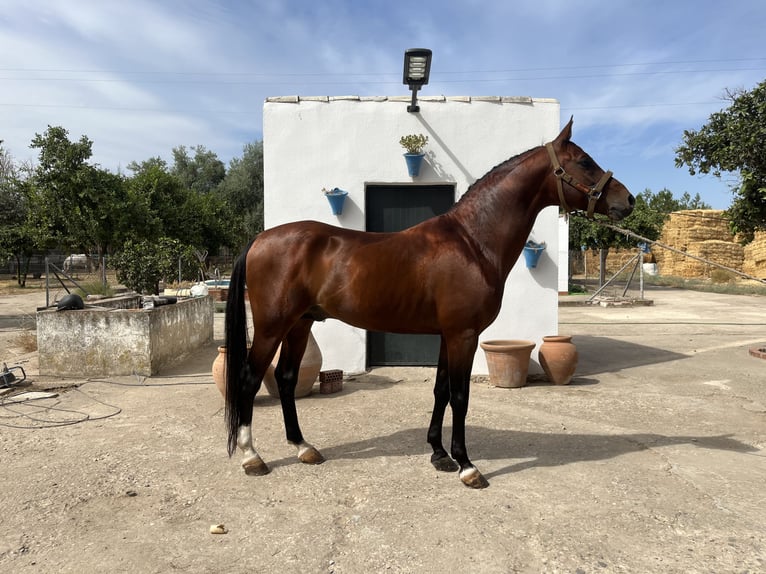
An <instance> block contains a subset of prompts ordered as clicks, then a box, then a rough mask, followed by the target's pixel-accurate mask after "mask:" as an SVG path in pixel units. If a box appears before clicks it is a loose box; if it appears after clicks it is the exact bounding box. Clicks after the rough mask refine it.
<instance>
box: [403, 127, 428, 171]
mask: <svg viewBox="0 0 766 574" xmlns="http://www.w3.org/2000/svg"><path fill="white" fill-rule="evenodd" d="M426 143H428V136H425V135H423V134H410V135H406V136H402V137H401V138H400V139H399V144H400V145H401V146H402V147H403V148H404V149H405V150H407V153H405V154H404V159H405V160H406V161H407V171H408V172H409V174H410V177H417V176H418V174H419V173H420V164H421V163H422V162H423V157H424V156H425V153H424V152H423V149H424V148H425V147H426Z"/></svg>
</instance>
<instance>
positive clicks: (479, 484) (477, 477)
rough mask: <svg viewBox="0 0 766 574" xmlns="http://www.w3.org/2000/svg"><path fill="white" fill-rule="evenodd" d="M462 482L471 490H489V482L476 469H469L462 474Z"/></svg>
mask: <svg viewBox="0 0 766 574" xmlns="http://www.w3.org/2000/svg"><path fill="white" fill-rule="evenodd" d="M460 480H461V481H463V484H465V485H466V486H468V487H470V488H477V489H478V488H487V487H488V486H489V481H488V480H487V479H486V478H484V476H483V475H482V474H481V473H480V472H479V471H478V470H476V469H475V468H469V469H466V470H464V471H462V472H461V473H460Z"/></svg>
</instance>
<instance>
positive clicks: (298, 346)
mask: <svg viewBox="0 0 766 574" xmlns="http://www.w3.org/2000/svg"><path fill="white" fill-rule="evenodd" d="M313 323H314V321H313V320H311V319H301V320H300V321H298V323H296V324H295V326H294V327H293V328H292V329H291V330H290V332H289V333H288V334H287V337H285V339H284V341H283V342H282V350H281V351H280V353H279V362H278V364H277V368H276V370H275V372H274V376H275V378H276V379H277V385H278V386H279V400H280V402H281V403H282V416H283V417H284V420H285V434H286V435H287V440H288V442H290V443H291V444H293V445H294V446H295V447H296V448H297V449H298V459H299V460H300V461H301V462H304V463H306V464H321V463H323V462H324V457H323V456H322V455H321V454H320V452H319V451H318V450H317V449H315V448H314V447H313V446H311V445H310V444H309V443H307V442H306V441H305V440H304V439H303V433H302V432H301V428H300V425H299V424H298V412H297V409H296V408H295V386H296V385H297V384H298V371H299V370H300V364H301V359H303V353H304V352H305V351H306V343H307V341H308V338H309V333H310V332H311V326H312V325H313Z"/></svg>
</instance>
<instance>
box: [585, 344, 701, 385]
mask: <svg viewBox="0 0 766 574" xmlns="http://www.w3.org/2000/svg"><path fill="white" fill-rule="evenodd" d="M572 342H573V343H575V344H576V345H577V352H578V354H579V356H580V359H579V363H578V365H577V376H587V375H597V374H599V373H610V372H616V371H621V370H623V369H630V368H632V367H641V366H644V365H654V364H656V363H665V362H669V361H677V360H679V359H685V358H687V356H686V355H683V354H681V353H674V352H673V351H667V350H665V349H661V348H658V347H650V346H648V345H639V344H637V343H631V342H630V341H621V340H619V339H612V338H611V337H597V336H593V335H577V337H576V338H575V339H573V340H572Z"/></svg>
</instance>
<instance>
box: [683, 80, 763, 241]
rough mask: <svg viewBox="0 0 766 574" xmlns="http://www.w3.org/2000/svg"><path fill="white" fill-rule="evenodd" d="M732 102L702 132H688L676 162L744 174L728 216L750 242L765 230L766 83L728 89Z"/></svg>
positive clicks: (712, 171)
mask: <svg viewBox="0 0 766 574" xmlns="http://www.w3.org/2000/svg"><path fill="white" fill-rule="evenodd" d="M725 97H726V99H727V100H729V101H730V105H729V107H728V108H727V109H725V110H721V111H720V112H716V113H714V114H711V115H710V117H709V118H708V122H707V123H706V124H705V125H703V126H702V127H701V128H700V129H699V130H696V131H695V130H687V131H684V135H683V144H682V145H680V146H679V147H678V148H676V166H677V167H682V166H687V167H688V169H689V173H691V174H692V175H694V174H696V173H698V172H699V173H703V174H707V173H710V174H713V175H714V176H716V177H721V175H722V173H723V172H731V173H738V174H739V185H738V186H736V187H734V188H733V192H734V199H733V202H732V205H731V207H730V208H729V209H728V210H727V215H728V217H729V219H730V220H731V226H732V231H734V232H735V233H741V234H742V235H743V237H744V238H745V240H746V241H749V240H751V239H752V237H753V233H754V232H755V231H756V230H759V229H766V146H764V145H763V142H764V141H766V81H764V82H761V83H760V84H758V85H757V86H756V87H755V88H753V89H752V90H750V91H746V90H737V91H727V92H726V94H725Z"/></svg>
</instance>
